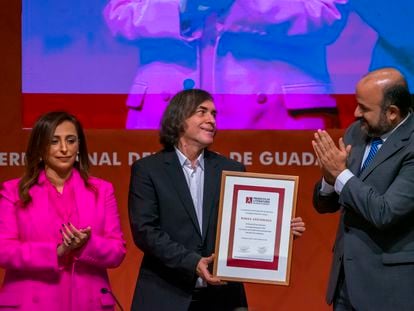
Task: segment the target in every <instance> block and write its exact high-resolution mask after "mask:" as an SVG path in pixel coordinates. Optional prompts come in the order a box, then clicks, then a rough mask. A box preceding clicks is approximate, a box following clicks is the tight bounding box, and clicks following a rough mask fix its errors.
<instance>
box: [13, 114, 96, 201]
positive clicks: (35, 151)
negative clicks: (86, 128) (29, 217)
mask: <svg viewBox="0 0 414 311" xmlns="http://www.w3.org/2000/svg"><path fill="white" fill-rule="evenodd" d="M65 121H69V122H71V123H72V124H73V125H74V126H75V128H76V132H77V135H78V139H79V154H78V160H77V161H76V162H75V164H74V166H75V167H76V168H77V169H78V171H79V173H80V175H81V177H82V179H83V180H84V182H85V185H87V186H90V185H89V182H88V178H89V158H88V149H87V146H86V138H85V134H84V132H83V129H82V125H81V124H80V122H79V120H78V119H76V117H75V116H73V115H71V114H69V113H67V112H64V111H53V112H49V113H46V114H44V115H42V116H41V117H40V118H39V119H38V120H37V121H36V123H35V125H34V126H33V129H32V132H31V133H30V138H29V143H28V144H27V149H26V157H25V165H26V166H25V171H24V175H23V177H22V178H21V180H20V182H19V197H20V200H21V202H22V203H23V205H27V204H28V203H29V202H30V201H31V200H32V197H31V196H30V194H29V190H30V188H31V187H32V186H33V185H34V184H35V183H36V182H37V181H38V178H39V174H40V172H41V170H43V169H44V168H45V163H44V160H43V159H44V158H45V157H46V156H47V154H48V150H49V147H50V142H51V140H52V138H53V135H54V133H55V130H56V127H57V126H58V125H60V124H61V123H63V122H65Z"/></svg>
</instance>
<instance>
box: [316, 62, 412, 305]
mask: <svg viewBox="0 0 414 311" xmlns="http://www.w3.org/2000/svg"><path fill="white" fill-rule="evenodd" d="M356 99H357V104H358V105H357V107H356V109H355V117H356V118H357V120H356V121H355V122H354V123H353V124H352V125H351V126H350V127H349V128H348V129H347V131H346V133H345V136H344V138H343V139H342V138H341V139H340V140H339V146H338V147H337V146H336V145H335V143H334V142H333V140H332V138H331V137H330V136H329V134H328V133H327V132H326V131H321V130H319V131H318V132H316V133H315V135H314V140H313V141H312V144H313V147H314V150H315V152H316V154H317V156H318V160H319V163H320V165H321V170H322V176H323V178H322V180H321V181H320V182H318V183H317V184H316V186H315V191H314V206H315V208H316V210H317V211H318V212H320V213H331V212H336V211H339V212H340V221H339V228H338V233H337V237H336V242H335V248H334V255H333V263H332V269H331V276H330V281H329V285H328V292H327V296H326V300H327V302H328V304H331V303H333V305H334V310H337V311H338V310H358V311H364V310H376V311H381V310H384V311H388V310H399V311H409V310H414V299H413V289H414V135H413V132H414V118H413V114H412V103H411V97H410V92H409V89H408V85H407V83H406V80H405V79H404V77H403V76H402V74H401V73H400V72H399V71H397V70H396V69H394V68H382V69H378V70H375V71H373V72H371V73H369V74H368V75H366V76H365V77H363V78H362V79H361V81H360V82H359V83H358V85H357V88H356Z"/></svg>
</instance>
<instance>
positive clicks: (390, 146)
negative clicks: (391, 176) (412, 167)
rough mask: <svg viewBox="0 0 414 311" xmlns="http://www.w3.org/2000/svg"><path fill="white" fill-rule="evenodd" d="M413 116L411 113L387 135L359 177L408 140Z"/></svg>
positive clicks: (371, 169)
mask: <svg viewBox="0 0 414 311" xmlns="http://www.w3.org/2000/svg"><path fill="white" fill-rule="evenodd" d="M413 130H414V129H413V116H412V115H411V116H410V117H409V118H408V119H407V120H406V121H405V123H404V124H402V125H401V126H400V127H399V128H398V129H396V130H395V132H394V133H392V134H391V135H390V137H388V139H387V140H386V141H385V142H384V144H383V145H382V147H381V148H380V150H378V152H377V154H376V155H375V157H374V158H373V159H372V162H371V163H370V165H368V167H367V168H366V169H365V170H364V171H363V172H362V174H361V176H360V177H361V179H365V178H366V177H367V176H368V175H369V174H370V173H371V172H372V171H373V170H374V169H375V168H376V167H377V166H378V165H379V164H381V163H382V162H384V161H386V160H387V159H388V158H390V157H391V156H392V155H393V154H395V153H396V152H398V151H399V150H400V149H401V148H403V147H404V146H405V145H407V143H408V142H409V138H410V135H411V133H412V132H413Z"/></svg>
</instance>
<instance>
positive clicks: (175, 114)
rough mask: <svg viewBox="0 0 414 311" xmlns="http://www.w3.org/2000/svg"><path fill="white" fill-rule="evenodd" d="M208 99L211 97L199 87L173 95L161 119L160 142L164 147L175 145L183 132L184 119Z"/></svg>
mask: <svg viewBox="0 0 414 311" xmlns="http://www.w3.org/2000/svg"><path fill="white" fill-rule="evenodd" d="M208 100H210V101H213V97H212V96H211V95H210V94H209V93H208V92H206V91H204V90H200V89H190V90H184V91H181V92H179V93H177V94H176V95H174V97H173V98H172V99H171V101H170V103H169V104H168V106H167V108H166V109H165V111H164V114H163V116H162V120H161V129H160V143H161V144H162V145H163V146H164V148H166V149H171V148H173V147H174V146H175V145H177V143H178V140H179V138H180V135H181V134H182V133H183V132H184V121H185V120H186V119H187V118H189V117H190V116H191V115H192V114H193V113H194V112H195V111H196V109H197V107H198V106H200V105H201V104H202V103H203V102H205V101H208Z"/></svg>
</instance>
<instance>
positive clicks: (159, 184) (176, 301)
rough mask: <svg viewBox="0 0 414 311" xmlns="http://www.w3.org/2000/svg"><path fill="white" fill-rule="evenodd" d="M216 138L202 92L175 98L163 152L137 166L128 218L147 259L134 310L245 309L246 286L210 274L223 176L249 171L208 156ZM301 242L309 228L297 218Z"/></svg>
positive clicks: (164, 127)
mask: <svg viewBox="0 0 414 311" xmlns="http://www.w3.org/2000/svg"><path fill="white" fill-rule="evenodd" d="M215 134H216V109H215V106H214V103H213V99H212V97H211V95H210V94H209V93H207V92H205V91H203V90H197V89H194V90H185V91H182V92H179V93H178V94H176V95H175V96H174V97H173V98H172V100H171V102H170V103H169V105H168V106H167V108H166V110H165V112H164V115H163V118H162V122H161V131H160V142H161V144H162V145H163V146H164V149H163V150H162V151H161V152H159V153H156V154H154V155H152V156H149V157H147V158H144V159H141V160H139V161H137V162H135V163H134V165H133V166H132V171H131V183H130V191H129V202H128V208H129V216H130V223H131V230H132V234H133V237H134V241H135V244H136V245H137V246H138V247H139V248H140V249H141V250H142V251H143V252H144V258H143V261H142V264H141V269H140V273H139V277H138V281H137V286H136V289H135V294H134V298H133V302H132V310H138V311H146V310H149V311H155V310H156V311H163V310H169V311H170V310H174V311H180V310H183V311H184V310H209V311H210V310H235V309H238V310H244V309H246V308H247V302H246V296H245V293H244V288H243V284H241V283H233V282H228V283H225V282H222V281H221V280H220V279H218V278H217V277H213V276H212V274H211V272H210V271H211V268H212V267H211V264H212V262H213V260H214V255H213V252H214V247H215V237H216V227H217V213H218V203H219V197H220V179H221V172H222V171H223V170H230V171H244V170H245V169H244V166H243V165H242V164H240V163H238V162H236V161H233V160H229V159H227V158H225V157H223V156H221V155H219V154H217V153H215V152H211V151H209V150H207V147H208V146H209V145H211V144H212V143H213V140H214V136H215ZM291 227H292V232H293V234H294V235H295V236H300V235H301V234H302V232H303V231H304V230H305V224H304V223H303V222H302V219H301V218H300V217H297V218H294V219H292V225H291Z"/></svg>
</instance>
